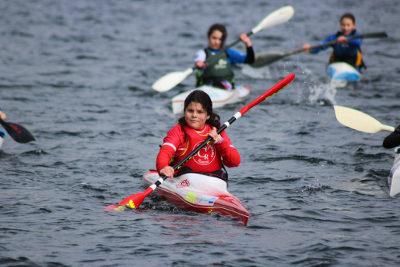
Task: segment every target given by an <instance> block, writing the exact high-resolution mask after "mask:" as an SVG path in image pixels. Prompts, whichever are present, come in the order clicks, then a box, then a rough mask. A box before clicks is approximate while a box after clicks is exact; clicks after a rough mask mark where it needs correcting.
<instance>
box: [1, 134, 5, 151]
mask: <svg viewBox="0 0 400 267" xmlns="http://www.w3.org/2000/svg"><path fill="white" fill-rule="evenodd" d="M4 136H5V134H4V133H3V132H2V131H0V149H1V147H2V146H3V143H4Z"/></svg>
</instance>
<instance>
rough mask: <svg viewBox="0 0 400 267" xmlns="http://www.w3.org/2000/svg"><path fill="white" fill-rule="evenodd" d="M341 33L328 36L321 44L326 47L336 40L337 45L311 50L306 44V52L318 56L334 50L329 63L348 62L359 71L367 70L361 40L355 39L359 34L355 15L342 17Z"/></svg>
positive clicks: (346, 14) (348, 14)
mask: <svg viewBox="0 0 400 267" xmlns="http://www.w3.org/2000/svg"><path fill="white" fill-rule="evenodd" d="M339 22H340V31H338V32H337V33H335V34H332V35H330V36H328V37H327V38H326V39H325V40H323V41H322V42H321V45H325V44H327V43H329V42H332V41H334V40H336V43H334V44H333V45H330V46H324V47H322V48H315V49H311V50H310V47H311V45H310V44H304V46H303V48H304V50H309V51H310V53H311V54H316V53H318V52H319V51H321V50H325V49H327V48H328V47H332V48H333V52H332V54H331V56H330V58H329V63H334V62H346V63H348V64H350V65H352V66H353V67H354V68H356V69H357V70H358V71H361V70H362V69H365V68H366V66H365V64H364V61H363V58H362V53H361V44H362V40H361V39H360V38H354V39H352V38H353V37H354V36H356V35H358V34H359V33H358V32H357V30H356V19H355V17H354V15H353V14H351V13H345V14H343V15H342V16H341V17H340V21H339Z"/></svg>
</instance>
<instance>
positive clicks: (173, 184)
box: [143, 170, 250, 225]
mask: <svg viewBox="0 0 400 267" xmlns="http://www.w3.org/2000/svg"><path fill="white" fill-rule="evenodd" d="M143 178H144V181H145V182H146V184H147V185H151V184H153V183H155V182H156V181H157V180H158V179H159V178H160V176H159V175H158V173H157V171H155V170H150V171H148V172H147V173H145V174H144V176H143ZM156 193H157V194H158V195H160V196H162V197H164V198H166V200H167V201H168V202H170V203H171V204H173V205H175V206H177V207H179V208H182V209H185V210H189V211H195V212H200V213H217V214H220V215H224V216H228V217H231V218H235V219H238V220H240V221H241V222H242V223H243V224H244V225H247V222H248V220H249V217H250V215H249V212H248V211H247V209H246V208H245V207H244V206H243V205H242V204H241V202H240V200H239V199H238V198H236V197H235V196H234V195H232V194H231V193H229V192H228V190H227V184H226V182H225V181H223V180H221V179H219V178H216V177H211V176H207V175H202V174H197V173H187V174H183V175H181V176H178V177H174V178H173V179H166V180H165V181H164V183H162V184H161V185H160V187H159V188H158V189H157V190H156Z"/></svg>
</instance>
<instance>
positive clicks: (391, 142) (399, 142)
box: [382, 125, 400, 148]
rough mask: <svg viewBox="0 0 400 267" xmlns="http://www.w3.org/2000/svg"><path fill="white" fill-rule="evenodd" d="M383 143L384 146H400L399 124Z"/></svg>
mask: <svg viewBox="0 0 400 267" xmlns="http://www.w3.org/2000/svg"><path fill="white" fill-rule="evenodd" d="M382 145H383V147H384V148H394V147H397V146H400V125H399V126H397V128H396V129H395V130H394V132H392V133H391V134H389V135H388V136H386V138H385V139H384V140H383V144H382Z"/></svg>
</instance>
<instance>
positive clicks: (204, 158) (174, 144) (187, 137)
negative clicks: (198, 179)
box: [156, 123, 240, 173]
mask: <svg viewBox="0 0 400 267" xmlns="http://www.w3.org/2000/svg"><path fill="white" fill-rule="evenodd" d="M211 129H212V127H211V126H210V125H208V124H206V125H205V126H204V128H203V129H202V130H199V131H197V130H195V129H193V128H190V127H188V126H183V127H182V126H181V125H180V124H179V123H178V124H176V125H175V126H174V127H172V128H171V129H170V130H169V131H168V133H167V136H166V137H165V138H164V142H163V144H162V146H161V148H160V151H159V152H158V155H157V163H156V167H157V171H160V170H161V169H162V168H164V167H165V166H168V165H171V166H172V165H173V164H174V163H176V162H178V161H179V160H181V159H183V158H184V157H185V156H186V155H188V154H189V153H190V152H191V151H192V150H193V149H194V148H196V147H197V146H198V145H199V144H200V143H201V142H203V141H204V140H205V139H206V138H207V137H208V133H209V132H210V131H211ZM221 136H222V138H223V141H222V142H220V143H218V144H208V145H206V146H205V147H204V148H202V149H201V150H200V151H199V152H198V153H197V154H196V155H195V156H193V157H192V158H191V159H190V160H189V161H187V162H186V163H185V164H184V166H187V167H189V168H190V169H191V170H193V171H194V172H203V173H208V172H214V171H217V170H220V169H221V168H222V164H224V165H225V166H227V167H237V166H239V164H240V155H239V152H238V151H237V149H236V148H235V147H234V146H233V145H232V144H231V140H230V139H229V137H228V135H227V134H226V132H225V131H223V132H222V133H221Z"/></svg>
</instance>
